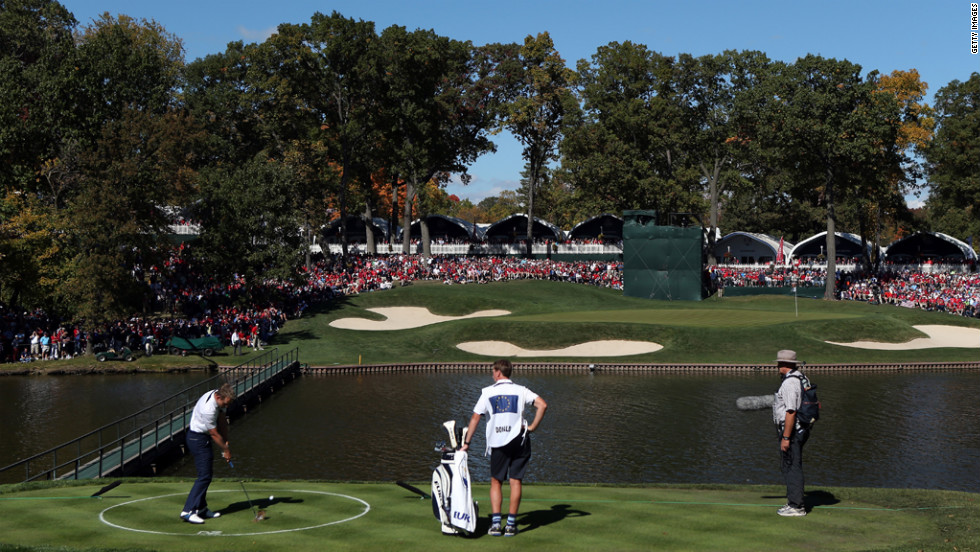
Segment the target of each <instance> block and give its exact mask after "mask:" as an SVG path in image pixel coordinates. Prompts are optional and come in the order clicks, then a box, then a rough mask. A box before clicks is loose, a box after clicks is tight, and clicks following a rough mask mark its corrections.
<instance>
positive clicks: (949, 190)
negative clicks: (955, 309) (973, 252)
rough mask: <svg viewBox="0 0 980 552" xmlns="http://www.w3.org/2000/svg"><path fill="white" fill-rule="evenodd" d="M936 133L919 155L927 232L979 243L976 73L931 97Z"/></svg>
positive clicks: (979, 89) (979, 87) (979, 82)
mask: <svg viewBox="0 0 980 552" xmlns="http://www.w3.org/2000/svg"><path fill="white" fill-rule="evenodd" d="M935 100H936V119H937V122H938V130H937V131H936V135H935V138H934V139H933V140H932V143H931V144H929V146H928V147H927V148H926V149H925V158H926V168H927V174H928V177H929V184H928V188H929V199H928V200H927V202H926V205H927V206H928V207H929V211H930V213H931V217H930V218H931V221H932V226H933V228H936V229H942V230H943V231H944V232H949V233H950V234H952V235H956V236H961V237H964V238H967V239H971V241H972V242H973V246H974V248H976V247H977V239H978V238H980V178H978V170H977V159H980V73H973V74H971V75H970V78H969V79H968V80H966V81H965V82H961V81H958V80H954V81H953V82H951V83H949V84H948V85H946V86H944V87H943V88H941V89H939V91H937V92H936V96H935Z"/></svg>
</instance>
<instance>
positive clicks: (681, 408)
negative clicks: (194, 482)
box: [0, 372, 980, 492]
mask: <svg viewBox="0 0 980 552" xmlns="http://www.w3.org/2000/svg"><path fill="white" fill-rule="evenodd" d="M811 376H812V377H813V379H814V381H815V382H816V383H818V384H819V391H820V398H821V401H822V403H823V406H824V408H823V413H822V418H821V420H820V422H819V423H818V426H817V427H816V428H815V430H814V432H813V436H812V437H811V439H810V442H809V443H808V444H807V447H806V450H805V462H806V464H805V469H806V474H807V483H808V484H809V485H825V486H866V487H910V488H927V489H951V490H962V491H970V492H980V401H976V399H975V398H976V397H977V396H980V374H977V373H975V372H972V373H916V374H820V375H816V374H811ZM205 377H206V376H204V375H162V376H145V375H135V376H86V377H72V378H56V377H44V378H36V377H35V378H18V377H6V378H0V416H2V418H0V419H3V420H4V423H3V424H2V425H0V464H2V465H6V464H9V463H12V462H13V461H15V460H18V459H20V458H23V457H24V456H26V455H29V454H31V453H35V452H40V451H41V450H43V449H45V448H47V447H50V446H53V445H56V444H59V443H61V442H64V441H67V440H69V439H70V438H73V437H76V436H78V435H80V434H81V433H83V432H85V431H87V430H89V429H94V428H95V427H97V425H100V424H102V423H107V422H110V421H112V420H114V419H115V418H117V417H120V416H123V415H126V414H129V413H131V412H133V411H135V410H137V409H138V408H140V407H142V406H144V405H145V404H146V403H149V402H153V401H155V400H159V399H162V398H163V397H164V396H166V395H167V394H168V393H172V392H175V391H178V390H180V389H183V388H185V387H188V386H190V385H192V384H193V383H195V382H196V381H198V380H200V379H204V378H205ZM515 380H516V381H518V382H519V383H523V384H525V385H527V386H528V387H530V388H531V389H533V390H534V391H536V392H538V393H540V394H541V395H542V396H543V397H544V398H545V399H546V400H547V401H548V403H549V409H548V415H547V417H546V418H545V421H544V422H543V424H542V426H541V428H540V429H539V431H538V432H537V433H536V434H535V435H534V437H533V459H532V461H531V468H530V471H529V475H528V477H527V481H532V482H533V481H547V482H590V483H751V484H779V483H780V479H779V474H778V454H777V452H776V451H777V446H778V445H777V443H776V440H775V437H774V430H773V428H772V425H771V421H770V414H769V412H768V411H754V412H741V411H739V410H737V409H736V408H735V399H737V398H738V397H740V396H748V395H764V394H768V393H770V392H772V391H774V390H775V386H776V384H777V378H776V376H775V374H758V375H693V374H682V375H667V374H650V375H618V374H602V373H600V374H595V375H570V374H526V375H521V374H518V375H516V376H515ZM489 383H490V378H489V374H476V373H473V374H372V375H350V376H303V377H301V378H299V379H298V380H296V381H294V382H293V383H290V384H288V385H287V386H286V387H285V388H283V389H282V390H280V391H278V392H277V393H276V394H274V395H273V396H272V397H270V398H269V399H267V400H266V401H264V402H263V403H262V404H261V405H260V406H258V407H257V408H254V409H252V410H251V412H250V413H249V414H248V415H246V416H245V417H244V418H241V419H240V420H238V421H236V422H235V423H234V424H233V425H232V438H231V442H232V448H233V451H234V454H235V466H236V471H235V472H232V471H230V470H229V469H228V468H227V467H223V466H219V467H218V468H217V473H216V476H217V477H257V478H286V479H290V478H301V479H330V480H370V481H377V480H388V481H393V480H396V479H408V480H427V479H428V477H429V474H430V472H431V469H432V467H433V466H434V465H435V464H436V462H437V459H438V453H436V452H435V451H434V450H433V448H434V446H435V444H436V443H437V442H438V441H445V440H446V439H447V435H446V432H445V431H444V430H443V429H442V422H444V421H446V420H449V419H456V420H458V422H460V423H463V422H464V421H466V420H467V419H468V418H469V413H470V411H471V408H472V406H473V404H474V403H475V402H476V399H477V398H478V397H479V392H480V388H482V387H483V386H485V385H487V384H489ZM483 427H484V426H483V425H482V424H481V426H480V433H479V434H478V436H477V438H476V440H475V441H474V444H475V446H474V451H473V453H472V454H471V460H470V470H471V473H472V474H473V476H474V477H475V478H476V479H477V480H479V481H486V480H487V479H488V466H487V460H486V458H484V457H483V456H482V451H483V444H484V440H483V436H482V430H483ZM193 474H194V468H193V463H192V462H191V461H190V459H189V458H184V459H183V460H182V461H178V462H177V463H176V464H174V465H172V466H170V467H169V468H167V469H165V470H164V471H163V475H180V476H193Z"/></svg>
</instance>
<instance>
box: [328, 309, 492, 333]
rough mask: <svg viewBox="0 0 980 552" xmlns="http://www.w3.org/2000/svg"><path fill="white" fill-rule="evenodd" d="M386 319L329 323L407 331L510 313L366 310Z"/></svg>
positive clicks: (370, 329) (354, 327) (356, 319)
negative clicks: (442, 313) (449, 313)
mask: <svg viewBox="0 0 980 552" xmlns="http://www.w3.org/2000/svg"><path fill="white" fill-rule="evenodd" d="M368 310H369V311H371V312H374V313H378V314H380V315H381V316H384V317H386V318H387V320H368V319H367V318H340V319H337V320H334V321H333V322H331V323H330V325H331V326H333V327H334V328H341V329H344V330H366V331H372V332H376V331H385V330H408V329H411V328H421V327H422V326H428V325H429V324H438V323H440V322H449V321H451V320H462V319H464V318H484V317H488V316H505V315H508V314H510V311H505V310H483V311H477V312H474V313H471V314H467V315H465V316H439V315H437V314H432V313H431V312H429V309H426V308H423V307H379V308H376V309H368Z"/></svg>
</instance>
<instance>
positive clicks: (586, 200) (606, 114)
mask: <svg viewBox="0 0 980 552" xmlns="http://www.w3.org/2000/svg"><path fill="white" fill-rule="evenodd" d="M578 83H579V90H580V93H581V96H582V101H583V107H584V114H583V117H582V118H581V120H575V118H574V117H572V118H570V119H571V121H570V122H569V125H568V127H569V128H568V130H567V133H566V136H565V140H564V141H563V143H562V154H563V159H562V167H561V168H562V174H561V175H560V179H561V180H562V181H563V182H568V183H570V184H572V185H573V186H574V188H575V190H576V192H577V193H578V194H579V197H578V199H579V200H580V201H581V202H582V203H583V204H584V205H587V206H589V207H590V209H591V210H592V212H593V213H603V212H618V211H622V210H624V209H650V208H653V209H656V210H657V211H659V212H661V213H669V212H677V211H692V210H693V211H698V212H700V210H701V209H700V206H701V203H702V200H701V195H700V190H698V189H697V188H698V176H697V173H696V171H692V170H691V168H690V167H689V166H687V165H686V163H687V161H686V159H685V158H684V157H685V148H684V142H683V141H684V132H683V125H682V122H683V118H682V112H681V109H680V102H679V101H678V98H677V97H676V92H675V89H676V82H675V69H674V60H673V59H672V58H670V57H667V56H663V55H661V54H659V53H656V52H652V51H650V50H648V49H647V48H646V47H645V46H643V45H639V44H633V43H631V42H625V43H615V42H613V43H610V44H609V45H607V46H602V47H600V48H599V49H598V50H597V51H596V53H595V55H593V56H592V60H591V63H590V62H587V61H585V60H582V61H579V63H578Z"/></svg>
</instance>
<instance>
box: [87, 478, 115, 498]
mask: <svg viewBox="0 0 980 552" xmlns="http://www.w3.org/2000/svg"><path fill="white" fill-rule="evenodd" d="M121 483H122V481H113V482H112V483H109V484H108V485H106V486H105V487H102V488H101V489H99V490H98V491H95V493H93V494H92V497H91V498H99V497H101V496H102V495H104V494H106V493H107V492H109V491H111V490H112V489H115V488H116V487H118V486H119V485H120V484H121Z"/></svg>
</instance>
